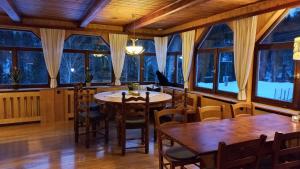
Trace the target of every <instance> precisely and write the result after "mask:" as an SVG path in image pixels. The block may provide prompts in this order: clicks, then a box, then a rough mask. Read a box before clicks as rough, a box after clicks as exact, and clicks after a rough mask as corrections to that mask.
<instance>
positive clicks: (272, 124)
mask: <svg viewBox="0 0 300 169" xmlns="http://www.w3.org/2000/svg"><path fill="white" fill-rule="evenodd" d="M296 131H300V123H294V122H292V121H291V117H286V116H281V115H277V114H264V115H257V116H251V117H241V118H235V119H224V120H217V121H207V122H198V123H187V124H177V125H172V126H163V127H160V128H159V129H158V136H159V141H158V144H159V145H158V146H159V158H160V160H159V161H160V163H161V159H162V154H161V152H162V151H161V148H162V145H161V136H162V135H166V136H167V137H169V138H171V139H173V140H174V141H175V142H177V143H178V144H180V145H182V146H184V147H186V148H188V149H189V150H191V151H193V152H195V153H197V154H199V155H204V154H211V153H216V152H217V150H218V144H219V142H225V143H226V144H233V143H238V142H243V141H248V140H252V139H257V138H259V136H260V135H261V134H265V135H266V136H267V137H268V138H267V142H268V143H269V145H270V143H272V142H273V140H274V135H275V132H282V133H290V132H296ZM266 149H268V148H266ZM269 149H270V148H269ZM266 151H270V150H266ZM160 166H162V165H161V164H160Z"/></svg>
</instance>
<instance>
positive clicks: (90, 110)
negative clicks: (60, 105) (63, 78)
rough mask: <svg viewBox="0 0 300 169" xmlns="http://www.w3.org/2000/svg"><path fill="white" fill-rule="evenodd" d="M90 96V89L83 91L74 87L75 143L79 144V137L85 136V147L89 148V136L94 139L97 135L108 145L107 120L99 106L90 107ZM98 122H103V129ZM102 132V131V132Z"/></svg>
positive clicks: (79, 87) (81, 88) (78, 87)
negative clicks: (91, 135) (102, 137)
mask: <svg viewBox="0 0 300 169" xmlns="http://www.w3.org/2000/svg"><path fill="white" fill-rule="evenodd" d="M91 98H92V95H91V91H90V89H83V87H82V86H75V87H74V133H75V142H76V143H78V142H79V136H80V135H85V146H86V148H89V147H90V134H93V135H94V137H96V135H97V134H100V135H102V136H104V138H105V143H108V133H109V126H108V124H109V123H108V119H107V118H106V117H107V116H106V114H105V113H104V112H103V111H101V110H100V107H99V106H95V105H91V103H92V99H91ZM100 122H104V124H103V125H104V127H102V126H101V124H100ZM103 130H104V131H103Z"/></svg>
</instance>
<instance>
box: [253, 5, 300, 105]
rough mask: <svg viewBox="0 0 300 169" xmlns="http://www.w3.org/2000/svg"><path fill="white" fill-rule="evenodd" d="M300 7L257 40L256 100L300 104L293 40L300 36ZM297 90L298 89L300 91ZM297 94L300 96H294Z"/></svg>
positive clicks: (297, 68)
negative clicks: (258, 41)
mask: <svg viewBox="0 0 300 169" xmlns="http://www.w3.org/2000/svg"><path fill="white" fill-rule="evenodd" d="M299 21H300V8H294V9H291V10H290V11H289V13H288V14H287V15H286V16H285V18H284V19H283V20H282V21H281V22H280V23H279V24H278V25H276V26H275V28H273V29H272V31H271V32H267V34H266V36H264V38H263V39H262V40H261V41H260V43H258V44H257V46H256V48H257V49H258V50H257V53H256V55H255V56H256V58H255V65H256V68H255V72H256V73H254V91H253V100H255V101H257V102H262V103H267V104H274V105H280V106H283V107H290V108H299V107H298V105H297V103H299V99H300V98H299V96H298V95H297V93H299V87H298V86H299V84H300V83H299V79H296V78H294V77H295V74H297V73H299V72H297V70H300V69H299V66H298V65H299V64H296V62H295V61H294V60H293V41H294V38H296V37H298V36H300V22H299ZM297 91H298V92H297ZM295 96H298V97H295Z"/></svg>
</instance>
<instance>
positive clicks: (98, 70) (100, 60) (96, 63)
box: [90, 54, 112, 83]
mask: <svg viewBox="0 0 300 169" xmlns="http://www.w3.org/2000/svg"><path fill="white" fill-rule="evenodd" d="M97 56H98V57H97ZM90 69H91V73H92V75H93V80H92V83H111V79H112V77H111V76H112V62H111V57H110V55H103V56H101V55H93V54H92V55H90Z"/></svg>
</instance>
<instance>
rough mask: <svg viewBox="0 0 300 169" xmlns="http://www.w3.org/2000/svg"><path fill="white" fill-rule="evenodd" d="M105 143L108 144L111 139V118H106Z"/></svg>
mask: <svg viewBox="0 0 300 169" xmlns="http://www.w3.org/2000/svg"><path fill="white" fill-rule="evenodd" d="M104 123H105V124H104V125H105V129H104V130H105V143H106V144H107V143H108V140H109V119H105V122H104Z"/></svg>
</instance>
